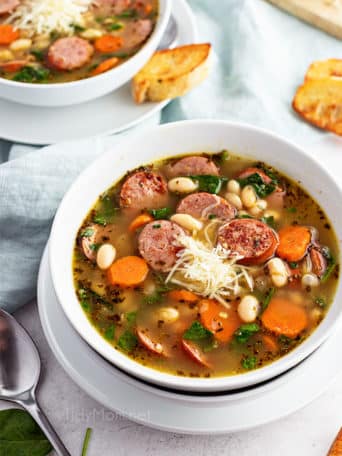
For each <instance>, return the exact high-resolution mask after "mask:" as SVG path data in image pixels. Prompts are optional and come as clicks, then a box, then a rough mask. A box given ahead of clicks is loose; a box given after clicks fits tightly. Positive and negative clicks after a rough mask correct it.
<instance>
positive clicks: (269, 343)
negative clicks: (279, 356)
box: [262, 334, 279, 353]
mask: <svg viewBox="0 0 342 456" xmlns="http://www.w3.org/2000/svg"><path fill="white" fill-rule="evenodd" d="M262 340H263V342H264V345H265V347H266V348H267V350H268V351H270V352H272V353H276V352H277V351H278V350H279V347H278V344H277V342H276V340H275V339H274V337H272V336H268V335H267V334H265V335H263V336H262Z"/></svg>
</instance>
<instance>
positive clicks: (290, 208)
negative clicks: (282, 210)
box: [287, 207, 297, 214]
mask: <svg viewBox="0 0 342 456" xmlns="http://www.w3.org/2000/svg"><path fill="white" fill-rule="evenodd" d="M287 212H290V214H295V213H296V212H297V208H296V207H288V208H287Z"/></svg>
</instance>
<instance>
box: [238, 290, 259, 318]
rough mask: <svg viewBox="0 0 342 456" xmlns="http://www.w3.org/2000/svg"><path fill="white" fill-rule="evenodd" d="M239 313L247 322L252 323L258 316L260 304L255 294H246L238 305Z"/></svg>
mask: <svg viewBox="0 0 342 456" xmlns="http://www.w3.org/2000/svg"><path fill="white" fill-rule="evenodd" d="M237 310H238V314H239V317H240V318H241V320H242V321H244V322H245V323H252V322H253V321H255V319H256V318H257V316H258V313H259V310H260V304H259V301H258V300H257V298H256V297H255V296H253V295H246V296H244V297H243V298H242V299H241V301H240V303H239V305H238V309H237Z"/></svg>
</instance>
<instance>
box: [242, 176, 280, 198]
mask: <svg viewBox="0 0 342 456" xmlns="http://www.w3.org/2000/svg"><path fill="white" fill-rule="evenodd" d="M237 180H238V182H239V184H240V185H241V187H242V188H243V187H246V185H251V186H252V187H253V188H254V190H255V193H256V194H257V195H258V196H259V197H260V198H265V197H266V196H268V195H270V194H271V193H273V192H274V190H275V189H276V182H274V181H272V182H270V183H269V184H266V183H265V182H264V181H263V180H262V177H261V176H260V175H259V174H258V173H254V174H251V175H250V176H248V177H246V178H244V179H237Z"/></svg>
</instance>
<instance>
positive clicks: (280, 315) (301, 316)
mask: <svg viewBox="0 0 342 456" xmlns="http://www.w3.org/2000/svg"><path fill="white" fill-rule="evenodd" d="M261 321H262V324H263V325H264V327H265V328H266V329H268V330H269V331H271V332H273V333H275V334H279V335H283V336H286V337H290V338H294V337H297V336H298V334H300V333H301V332H302V331H303V330H304V329H305V328H306V327H307V325H308V315H307V313H306V311H305V309H304V308H303V307H300V306H298V305H297V304H295V303H293V302H291V301H288V300H287V299H284V298H273V299H272V300H271V302H270V303H269V305H268V307H267V309H266V310H265V312H264V313H263V314H262V316H261Z"/></svg>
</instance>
